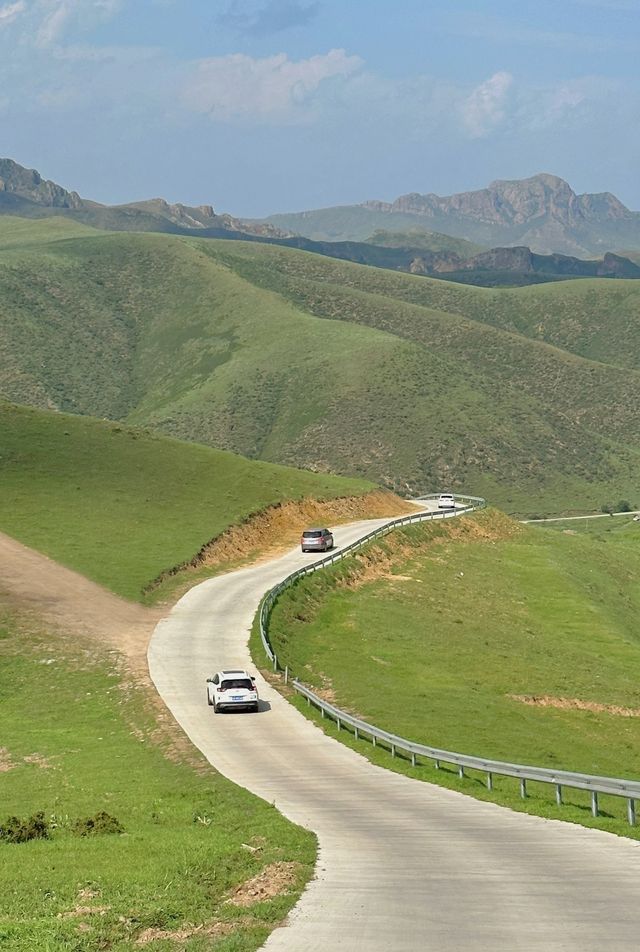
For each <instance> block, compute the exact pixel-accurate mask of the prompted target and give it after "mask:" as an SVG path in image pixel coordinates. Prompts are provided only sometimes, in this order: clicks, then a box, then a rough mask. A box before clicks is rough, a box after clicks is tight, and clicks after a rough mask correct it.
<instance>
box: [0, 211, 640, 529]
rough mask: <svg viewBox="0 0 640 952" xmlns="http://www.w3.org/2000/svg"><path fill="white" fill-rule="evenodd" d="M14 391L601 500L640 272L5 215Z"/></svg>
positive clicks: (2, 338)
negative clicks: (541, 277)
mask: <svg viewBox="0 0 640 952" xmlns="http://www.w3.org/2000/svg"><path fill="white" fill-rule="evenodd" d="M0 301H1V304H0V393H2V394H3V395H4V396H5V397H6V398H7V399H10V400H13V401H15V402H17V403H24V404H31V405H36V406H39V407H42V408H55V409H58V410H63V411H67V412H72V413H77V414H88V415H92V416H96V417H105V418H108V419H117V420H121V421H125V422H128V423H134V424H143V425H150V426H152V427H153V428H154V429H156V430H159V431H161V432H164V433H166V434H168V435H171V436H175V437H178V438H181V439H187V440H192V441H196V442H200V443H206V444H209V445H212V446H216V447H218V448H223V449H229V450H232V451H234V452H238V453H241V454H242V455H245V456H248V457H252V458H259V459H262V460H265V461H269V462H277V463H283V464H287V465H298V466H303V467H305V468H308V469H314V470H318V471H322V472H325V471H332V472H341V473H344V474H348V475H352V476H356V477H363V478H366V479H372V480H375V481H377V482H382V483H383V484H384V485H386V486H389V487H391V488H394V489H400V490H402V491H415V490H422V491H424V490H432V489H434V488H440V487H447V488H449V487H451V488H459V489H460V490H465V489H466V490H467V491H477V492H478V493H483V494H485V495H487V496H488V497H490V498H491V499H493V500H494V501H495V502H496V503H498V504H499V505H501V506H502V507H503V508H505V509H508V510H509V511H518V512H522V513H525V514H527V513H529V512H536V511H539V509H540V507H541V506H542V505H544V506H546V507H547V508H546V509H545V511H549V512H553V511H556V512H557V511H563V510H564V509H566V508H580V507H582V508H587V509H599V507H600V506H601V504H602V502H603V501H604V500H605V499H606V498H608V497H609V495H610V494H611V495H614V496H616V497H624V496H629V495H630V494H632V491H633V488H634V485H635V478H636V472H637V469H638V464H639V463H640V423H639V421H640V396H639V394H640V368H638V366H637V357H636V355H637V354H638V353H639V352H640V319H639V318H640V282H633V281H619V282H610V281H606V280H601V281H579V282H570V283H569V284H567V283H564V282H561V283H560V284H556V285H552V286H545V287H535V288H523V289H515V290H488V289H485V288H472V287H463V286H461V285H456V284H453V283H449V282H443V281H433V280H430V279H427V278H421V277H417V276H413V275H407V274H396V273H394V272H392V271H388V270H386V271H385V270H381V269H376V268H370V267H363V266H359V265H355V264H352V263H350V262H342V261H336V260H330V259H327V258H322V257H321V256H318V255H313V254H310V253H306V252H301V251H297V250H295V249H291V248H282V247H276V246H271V245H264V244H260V243H259V242H242V241H219V240H204V239H191V238H189V239H187V238H180V237H175V236H169V235H157V234H156V235H151V234H144V235H142V234H114V233H109V234H104V233H101V232H98V231H89V230H87V229H81V230H79V226H77V225H70V224H69V223H66V222H65V223H63V222H61V221H58V220H54V221H53V222H46V221H35V222H27V223H25V222H21V221H20V219H10V218H8V217H7V218H2V219H1V220H0Z"/></svg>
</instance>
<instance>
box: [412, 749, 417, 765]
mask: <svg viewBox="0 0 640 952" xmlns="http://www.w3.org/2000/svg"><path fill="white" fill-rule="evenodd" d="M415 765H416V755H415V754H414V752H413V751H411V766H412V767H415Z"/></svg>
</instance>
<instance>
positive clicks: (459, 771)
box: [458, 764, 464, 780]
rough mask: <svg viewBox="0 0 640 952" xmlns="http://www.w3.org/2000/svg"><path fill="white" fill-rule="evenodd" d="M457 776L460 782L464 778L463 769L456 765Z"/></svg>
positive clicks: (460, 765)
mask: <svg viewBox="0 0 640 952" xmlns="http://www.w3.org/2000/svg"><path fill="white" fill-rule="evenodd" d="M458 776H459V777H460V779H461V780H462V778H463V777H464V767H463V766H462V764H459V765H458Z"/></svg>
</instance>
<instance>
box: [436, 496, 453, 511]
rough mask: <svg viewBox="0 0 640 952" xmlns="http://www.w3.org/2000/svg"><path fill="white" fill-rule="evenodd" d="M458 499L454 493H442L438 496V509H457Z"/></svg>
mask: <svg viewBox="0 0 640 952" xmlns="http://www.w3.org/2000/svg"><path fill="white" fill-rule="evenodd" d="M455 508H456V497H455V496H454V495H453V493H440V495H439V496H438V509H455Z"/></svg>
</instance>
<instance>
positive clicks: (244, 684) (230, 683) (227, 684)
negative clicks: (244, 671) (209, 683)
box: [221, 678, 253, 691]
mask: <svg viewBox="0 0 640 952" xmlns="http://www.w3.org/2000/svg"><path fill="white" fill-rule="evenodd" d="M221 687H222V688H223V689H224V690H225V691H229V690H232V689H233V688H245V689H246V690H247V691H253V684H252V683H251V681H250V680H249V678H231V679H230V680H226V681H223V682H222V684H221Z"/></svg>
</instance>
